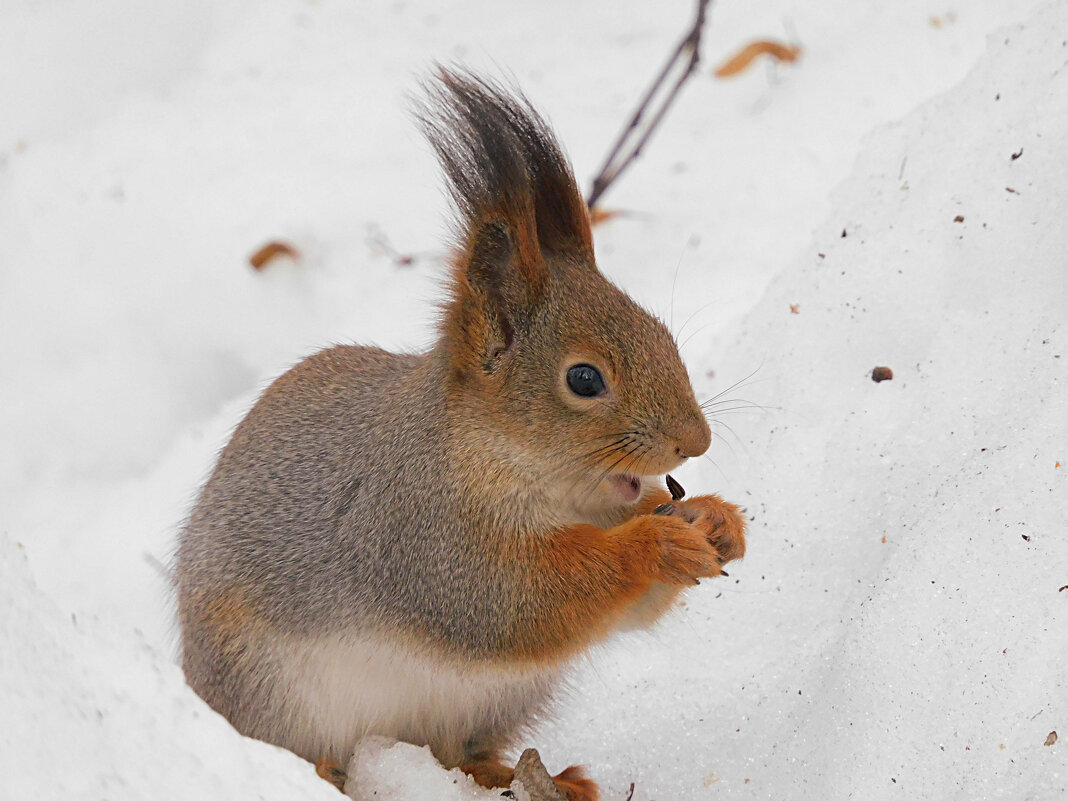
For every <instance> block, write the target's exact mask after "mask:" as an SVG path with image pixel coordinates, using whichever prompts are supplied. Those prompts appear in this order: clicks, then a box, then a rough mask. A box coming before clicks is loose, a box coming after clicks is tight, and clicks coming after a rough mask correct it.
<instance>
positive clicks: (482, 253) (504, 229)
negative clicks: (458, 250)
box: [456, 221, 544, 368]
mask: <svg viewBox="0 0 1068 801" xmlns="http://www.w3.org/2000/svg"><path fill="white" fill-rule="evenodd" d="M456 266H457V273H458V274H457V276H456V294H457V300H458V302H459V303H460V304H461V306H463V307H465V308H464V312H465V314H464V316H465V317H466V318H467V319H466V326H467V327H468V328H469V331H468V335H469V336H471V337H472V338H473V339H474V340H476V341H477V342H474V341H473V342H472V343H471V344H472V345H475V346H476V347H477V349H478V350H479V351H480V352H481V356H482V360H483V362H484V364H485V366H486V367H487V368H489V367H490V366H491V363H492V362H493V361H494V360H495V359H496V357H497V356H499V355H500V354H501V353H503V352H505V351H507V350H508V349H509V348H510V347H511V346H512V341H513V339H514V337H515V329H516V327H517V326H519V327H523V326H525V324H526V322H527V320H528V318H529V315H530V311H531V309H532V308H533V306H534V305H535V304H536V303H537V301H538V299H539V298H540V295H541V290H542V287H543V282H542V280H541V276H540V274H538V273H535V274H533V275H531V274H530V273H531V270H530V265H529V264H528V265H526V269H524V265H523V259H522V257H521V255H520V253H519V247H518V243H517V242H516V237H515V235H514V232H513V231H512V230H510V228H509V226H508V225H507V224H505V223H503V222H500V221H490V222H487V223H486V224H484V225H482V226H480V227H479V228H478V229H476V230H475V231H472V232H471V234H470V244H469V246H468V250H467V252H466V253H465V254H464V256H463V258H461V260H460V261H459V263H458V264H457V265H456ZM541 266H542V268H543V269H544V265H541Z"/></svg>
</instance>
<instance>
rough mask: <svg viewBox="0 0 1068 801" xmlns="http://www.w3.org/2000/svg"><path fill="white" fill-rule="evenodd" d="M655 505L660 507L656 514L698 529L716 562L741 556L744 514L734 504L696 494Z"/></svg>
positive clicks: (727, 560) (743, 545) (723, 562)
mask: <svg viewBox="0 0 1068 801" xmlns="http://www.w3.org/2000/svg"><path fill="white" fill-rule="evenodd" d="M665 507H670V509H667V508H665ZM659 508H660V509H662V510H663V511H661V512H660V514H666V515H671V516H672V517H679V518H681V519H683V520H685V521H686V522H687V523H689V524H690V525H692V526H694V527H695V528H697V529H700V530H701V532H702V533H703V534H704V537H705V538H706V540H707V541H708V543H709V544H710V545H711V546H712V547H713V548H714V549H715V550H716V553H717V554H718V557H719V564H720V565H725V564H726V563H727V562H730V561H732V560H734V559H741V558H742V557H743V556H745V528H746V522H745V516H744V515H743V514H742V512H741V509H739V508H738V506H736V505H735V504H733V503H727V502H726V501H725V500H723V499H722V498H720V497H719V496H718V495H698V496H697V497H696V498H690V499H689V500H686V501H673V502H672V503H670V504H665V505H664V506H663V507H659Z"/></svg>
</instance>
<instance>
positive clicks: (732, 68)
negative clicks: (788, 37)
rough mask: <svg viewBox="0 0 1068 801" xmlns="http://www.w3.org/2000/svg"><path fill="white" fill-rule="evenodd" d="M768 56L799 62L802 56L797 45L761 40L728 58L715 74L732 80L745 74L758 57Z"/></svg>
mask: <svg viewBox="0 0 1068 801" xmlns="http://www.w3.org/2000/svg"><path fill="white" fill-rule="evenodd" d="M763 55H767V56H770V57H771V58H773V59H775V60H776V61H797V59H798V58H799V57H800V56H801V48H800V47H799V46H797V45H787V44H782V43H781V42H773V41H771V40H770V39H761V40H759V41H756V42H750V43H749V44H747V45H746V46H745V47H743V48H742V49H741V50H739V51H738V52H737V53H735V54H734V55H733V56H731V57H730V58H728V59H727V60H726V61H724V62H723V63H722V64H720V65H719V67H717V68H716V70H715V72H714V74H715V76H716V77H717V78H730V77H731V76H733V75H737V74H738V73H740V72H743V71H744V70H745V69H746V68H747V67H748V66H749V65H750V64H752V63H753V61H754V59H756V58H757V57H758V56H763Z"/></svg>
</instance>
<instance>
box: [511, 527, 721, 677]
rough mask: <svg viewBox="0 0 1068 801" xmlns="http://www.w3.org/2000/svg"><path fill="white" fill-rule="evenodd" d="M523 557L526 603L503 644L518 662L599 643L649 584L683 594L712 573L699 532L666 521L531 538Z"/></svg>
mask: <svg viewBox="0 0 1068 801" xmlns="http://www.w3.org/2000/svg"><path fill="white" fill-rule="evenodd" d="M528 550H529V553H528V554H527V555H526V556H525V557H523V558H521V560H520V561H521V563H522V564H524V565H527V568H526V569H527V570H529V575H530V576H531V579H532V586H531V588H530V590H531V592H532V597H530V598H528V599H527V603H526V604H525V610H524V611H523V613H522V614H521V616H520V618H519V622H518V624H517V626H516V630H515V631H512V632H507V634H508V636H507V638H506V643H507V646H506V650H507V652H508V653H507V655H508V656H510V657H512V658H518V659H520V660H535V661H539V662H554V661H558V660H560V659H564V658H566V657H568V656H570V655H572V654H574V653H575V652H577V651H580V650H582V649H584V648H586V647H587V646H588V645H590V644H591V643H593V642H596V641H598V640H600V639H603V638H604V637H605V636H606V635H607V634H608V633H610V632H611V631H612V630H613V629H614V628H615V627H616V626H617V625H618V624H619V622H620V621H621V620H622V619H623V618H624V617H625V616H626V614H627V612H628V611H629V609H630V607H631V606H633V604H634V603H635V602H637V601H638V600H639V599H640V598H641V597H642V596H643V595H644V594H645V593H646V592H647V591H648V590H649V588H650V586H652V585H653V583H654V582H661V583H664V584H668V585H675V586H678V587H683V586H688V585H692V584H695V583H697V578H698V577H701V576H716V575H719V573H720V567H719V565H720V557H719V554H718V553H717V552H716V550H715V549H714V548H713V547H712V546H711V544H710V543H709V541H708V537H707V534H706V532H705V531H704V530H703V529H701V528H699V527H697V526H694V525H691V524H690V523H688V522H687V521H685V520H683V519H682V518H680V517H672V516H660V515H640V516H637V517H634V518H632V519H630V520H628V521H626V522H625V523H623V524H621V525H619V526H615V527H614V528H610V529H602V528H597V527H596V526H591V525H577V526H572V527H570V528H567V529H563V530H561V531H556V532H553V533H550V534H546V535H544V536H540V537H536V538H532V539H531V540H530V541H529V544H528ZM526 610H529V611H526Z"/></svg>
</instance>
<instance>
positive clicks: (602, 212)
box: [590, 206, 627, 226]
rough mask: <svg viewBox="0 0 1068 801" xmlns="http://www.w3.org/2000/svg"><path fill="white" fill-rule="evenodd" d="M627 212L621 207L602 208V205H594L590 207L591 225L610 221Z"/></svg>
mask: <svg viewBox="0 0 1068 801" xmlns="http://www.w3.org/2000/svg"><path fill="white" fill-rule="evenodd" d="M626 213H627V212H625V211H622V210H621V209H602V208H601V207H600V206H594V207H593V208H592V209H590V225H591V226H593V225H600V224H601V223H603V222H608V221H609V220H611V219H612V218H614V217H621V216H623V215H625V214H626Z"/></svg>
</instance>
